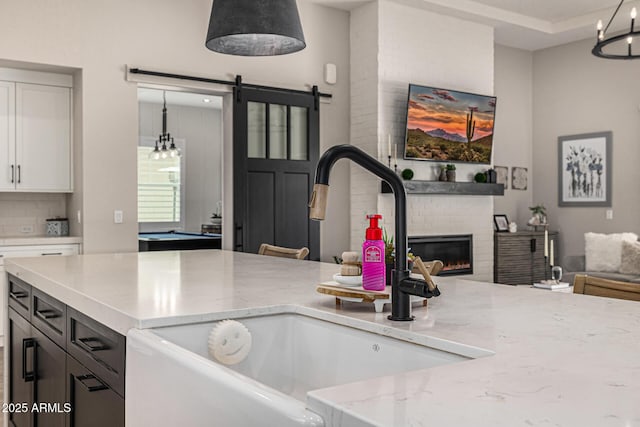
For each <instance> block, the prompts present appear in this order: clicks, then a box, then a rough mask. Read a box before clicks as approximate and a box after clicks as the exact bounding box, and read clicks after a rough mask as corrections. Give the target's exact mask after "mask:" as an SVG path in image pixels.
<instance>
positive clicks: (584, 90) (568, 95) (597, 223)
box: [532, 39, 640, 259]
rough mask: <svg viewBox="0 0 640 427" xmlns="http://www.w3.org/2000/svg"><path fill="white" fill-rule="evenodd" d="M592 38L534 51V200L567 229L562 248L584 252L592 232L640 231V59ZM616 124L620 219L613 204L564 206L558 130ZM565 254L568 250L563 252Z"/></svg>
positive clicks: (616, 197) (614, 200)
mask: <svg viewBox="0 0 640 427" xmlns="http://www.w3.org/2000/svg"><path fill="white" fill-rule="evenodd" d="M592 47H593V40H591V39H589V40H584V41H580V42H576V43H570V44H566V45H562V46H558V47H554V48H550V49H545V50H541V51H537V52H535V53H534V55H533V88H534V91H533V93H534V95H533V169H534V171H535V173H534V174H533V177H532V181H533V200H534V201H535V202H536V203H538V202H540V203H544V204H545V206H547V215H548V218H549V222H550V224H551V227H552V228H554V229H557V230H559V232H560V236H559V238H560V243H561V253H560V255H561V256H562V255H579V254H584V233H585V232H587V231H593V232H601V233H610V232H620V231H632V232H635V233H640V221H638V212H639V211H640V191H638V182H640V168H638V159H640V144H639V143H638V135H640V117H639V116H640V112H639V106H640V79H639V78H638V76H639V75H640V62H639V61H612V60H605V59H601V58H597V57H595V56H593V55H592V54H591V48H592ZM599 131H612V132H613V159H612V164H611V165H612V168H613V179H612V185H613V197H612V208H611V209H613V220H607V219H605V211H606V209H607V208H579V207H570V208H567V207H563V208H560V207H558V154H557V153H558V137H559V136H564V135H575V134H581V133H589V132H599ZM560 259H562V258H560Z"/></svg>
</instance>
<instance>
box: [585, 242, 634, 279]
mask: <svg viewBox="0 0 640 427" xmlns="http://www.w3.org/2000/svg"><path fill="white" fill-rule="evenodd" d="M623 240H624V241H626V242H635V241H637V240H638V235H637V234H635V233H616V234H599V233H585V234H584V254H585V264H586V270H587V271H606V272H611V273H615V272H618V271H619V270H620V259H621V253H622V241H623Z"/></svg>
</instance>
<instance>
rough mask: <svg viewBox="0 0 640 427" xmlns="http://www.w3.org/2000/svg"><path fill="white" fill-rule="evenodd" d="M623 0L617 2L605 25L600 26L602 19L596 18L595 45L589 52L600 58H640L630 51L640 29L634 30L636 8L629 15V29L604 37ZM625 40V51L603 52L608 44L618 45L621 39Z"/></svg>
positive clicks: (639, 33)
mask: <svg viewBox="0 0 640 427" xmlns="http://www.w3.org/2000/svg"><path fill="white" fill-rule="evenodd" d="M623 2H624V0H620V3H619V4H618V7H617V8H616V10H615V12H613V15H612V16H611V19H609V23H608V24H607V26H606V27H605V28H604V29H603V28H602V20H598V24H597V25H596V45H595V46H594V47H593V49H592V50H591V53H592V54H594V55H595V56H597V57H600V58H605V59H637V58H640V55H638V54H634V53H633V51H632V48H631V46H632V43H633V39H634V37H637V36H640V31H635V28H634V27H635V21H636V15H637V12H636V8H635V7H634V8H632V9H631V11H630V13H629V15H630V17H631V25H630V27H629V31H627V32H626V33H622V34H616V35H613V36H610V37H606V35H607V30H609V27H610V26H611V23H612V22H613V19H614V18H615V17H616V15H617V14H618V11H619V10H620V6H622V3H623ZM623 40H624V41H626V43H627V49H626V52H625V53H616V52H603V49H604V48H605V47H606V46H608V45H610V44H614V43H615V44H618V45H622V43H621V42H622V41H623ZM619 52H622V49H620V50H619Z"/></svg>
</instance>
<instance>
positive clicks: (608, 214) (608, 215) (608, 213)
mask: <svg viewBox="0 0 640 427" xmlns="http://www.w3.org/2000/svg"><path fill="white" fill-rule="evenodd" d="M605 217H606V218H607V219H613V209H607V211H606V212H605Z"/></svg>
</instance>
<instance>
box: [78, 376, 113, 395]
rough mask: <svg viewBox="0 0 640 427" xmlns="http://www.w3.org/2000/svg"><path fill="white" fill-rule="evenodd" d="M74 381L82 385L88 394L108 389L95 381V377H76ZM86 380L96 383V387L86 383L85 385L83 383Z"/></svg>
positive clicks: (100, 382)
mask: <svg viewBox="0 0 640 427" xmlns="http://www.w3.org/2000/svg"><path fill="white" fill-rule="evenodd" d="M76 379H77V380H78V381H79V382H80V384H82V385H83V386H84V387H85V388H86V389H87V391H88V392H89V393H93V392H94V391H100V390H107V389H108V388H109V387H107V386H106V385H104V384H103V383H102V381H100V380H99V379H97V378H96V377H95V375H91V374H89V375H80V376H79V377H76ZM88 380H93V381H94V382H96V383H98V384H96V385H87V383H85V381H88Z"/></svg>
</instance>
